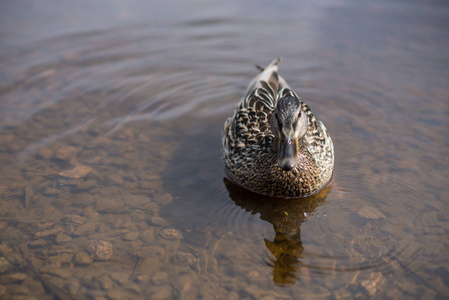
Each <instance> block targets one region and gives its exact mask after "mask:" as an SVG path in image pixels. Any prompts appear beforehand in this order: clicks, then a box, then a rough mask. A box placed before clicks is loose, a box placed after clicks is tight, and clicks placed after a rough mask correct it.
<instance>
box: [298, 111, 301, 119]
mask: <svg viewBox="0 0 449 300" xmlns="http://www.w3.org/2000/svg"><path fill="white" fill-rule="evenodd" d="M299 117H301V109H300V110H299V113H298V118H299Z"/></svg>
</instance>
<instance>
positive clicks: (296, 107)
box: [221, 58, 334, 198]
mask: <svg viewBox="0 0 449 300" xmlns="http://www.w3.org/2000/svg"><path fill="white" fill-rule="evenodd" d="M280 63H281V58H276V59H274V60H273V61H272V62H271V63H270V64H269V65H268V66H267V67H266V68H261V67H258V69H259V70H260V73H259V74H258V75H257V76H256V77H255V78H254V79H253V80H252V81H251V82H250V84H249V86H248V88H247V91H246V94H245V96H244V97H243V98H242V99H241V100H240V102H239V104H238V105H237V108H236V109H235V111H234V113H233V115H232V116H231V117H230V118H228V119H227V120H226V121H225V123H224V127H223V131H222V136H221V140H222V155H223V161H224V166H225V173H226V177H227V178H228V179H229V180H230V181H232V182H233V183H235V184H237V185H238V186H240V187H242V188H244V189H246V190H249V191H251V192H254V193H257V194H261V195H265V196H269V197H280V198H301V197H306V196H310V195H313V194H315V193H317V192H318V191H320V190H321V189H322V188H323V187H325V186H326V185H327V184H328V183H329V182H330V181H331V179H332V176H333V169H334V145H333V143H332V139H331V137H330V135H329V133H328V131H327V129H326V127H325V126H324V124H323V123H322V122H321V121H319V120H318V119H317V118H316V117H315V115H314V114H313V113H312V111H311V110H310V108H309V106H308V105H307V104H306V103H305V102H304V101H303V100H302V99H301V98H300V97H299V96H298V95H297V94H296V92H295V91H293V90H292V89H291V88H290V87H289V85H288V83H287V81H286V80H285V79H284V78H283V77H281V76H280V75H279V74H278V69H279V65H280Z"/></svg>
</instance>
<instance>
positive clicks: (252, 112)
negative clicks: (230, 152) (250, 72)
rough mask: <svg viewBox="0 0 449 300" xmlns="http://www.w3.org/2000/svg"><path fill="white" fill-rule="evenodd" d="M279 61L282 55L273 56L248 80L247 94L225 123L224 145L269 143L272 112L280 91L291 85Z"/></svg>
mask: <svg viewBox="0 0 449 300" xmlns="http://www.w3.org/2000/svg"><path fill="white" fill-rule="evenodd" d="M280 62H281V59H280V58H277V59H275V60H273V61H272V62H271V63H270V64H269V65H268V66H267V67H266V68H265V69H262V71H261V72H260V74H258V75H257V76H256V77H255V78H254V79H253V80H252V81H251V83H250V84H249V86H248V89H247V91H246V96H245V97H243V99H242V100H241V101H240V103H239V105H238V107H237V109H236V111H235V113H234V115H233V116H232V117H231V118H229V119H228V120H227V121H226V123H225V127H224V130H223V145H224V148H229V149H231V148H232V149H238V148H240V147H241V148H244V147H247V145H248V144H253V143H262V144H264V143H269V142H270V141H271V139H272V138H274V136H273V133H272V132H271V130H270V126H269V119H270V115H271V113H272V111H273V110H274V109H275V107H276V102H277V100H278V94H279V92H280V91H281V90H284V89H288V84H287V82H286V81H285V80H284V79H283V78H282V77H281V76H279V74H278V67H279V64H280Z"/></svg>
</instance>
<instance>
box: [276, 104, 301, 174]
mask: <svg viewBox="0 0 449 300" xmlns="http://www.w3.org/2000/svg"><path fill="white" fill-rule="evenodd" d="M307 126H308V122H307V116H306V114H305V113H304V112H303V111H302V109H301V102H300V101H299V99H298V98H297V97H294V96H290V95H288V96H284V97H282V98H281V99H279V100H278V102H277V104H276V109H275V110H274V112H273V113H272V115H271V130H272V131H273V133H274V135H275V136H276V137H277V138H278V147H279V149H278V150H279V151H278V152H279V157H278V165H279V167H281V168H282V169H284V170H285V171H290V170H292V169H294V168H295V167H296V161H297V157H298V144H299V141H300V140H301V139H302V138H303V137H304V135H305V134H306V132H307Z"/></svg>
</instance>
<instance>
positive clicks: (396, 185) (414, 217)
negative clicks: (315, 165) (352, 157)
mask: <svg viewBox="0 0 449 300" xmlns="http://www.w3.org/2000/svg"><path fill="white" fill-rule="evenodd" d="M423 198H424V197H423V195H421V194H419V193H418V192H417V191H415V190H414V189H412V188H411V187H410V186H408V185H407V184H405V183H404V182H401V180H399V179H398V178H394V177H387V176H378V175H374V174H363V173H361V172H355V171H350V170H345V169H343V170H342V169H338V170H337V172H336V174H335V185H334V187H333V191H332V193H331V194H330V195H329V196H328V198H327V200H326V202H325V203H324V204H323V205H322V206H320V207H318V208H317V209H316V211H315V212H314V213H313V214H312V215H311V216H310V217H309V219H308V220H307V223H306V224H304V226H303V228H302V229H303V235H302V240H303V243H304V244H305V250H304V253H303V254H304V259H303V264H304V266H307V267H308V268H310V269H311V270H312V271H313V272H316V273H326V272H340V271H359V270H366V269H369V271H370V272H373V271H382V273H390V272H394V271H399V270H402V269H404V268H406V271H407V272H409V271H410V270H416V269H417V268H419V267H420V265H419V261H418V260H416V258H417V257H418V256H419V255H420V254H421V253H422V250H423V248H422V247H423V246H424V245H423V243H422V238H423V229H424V228H425V226H427V225H428V224H425V223H424V222H423V221H422V220H421V219H420V217H419V210H417V208H418V207H420V206H421V205H420V204H419V202H420V201H422V199H423ZM412 208H413V209H412ZM405 266H406V267H405Z"/></svg>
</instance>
